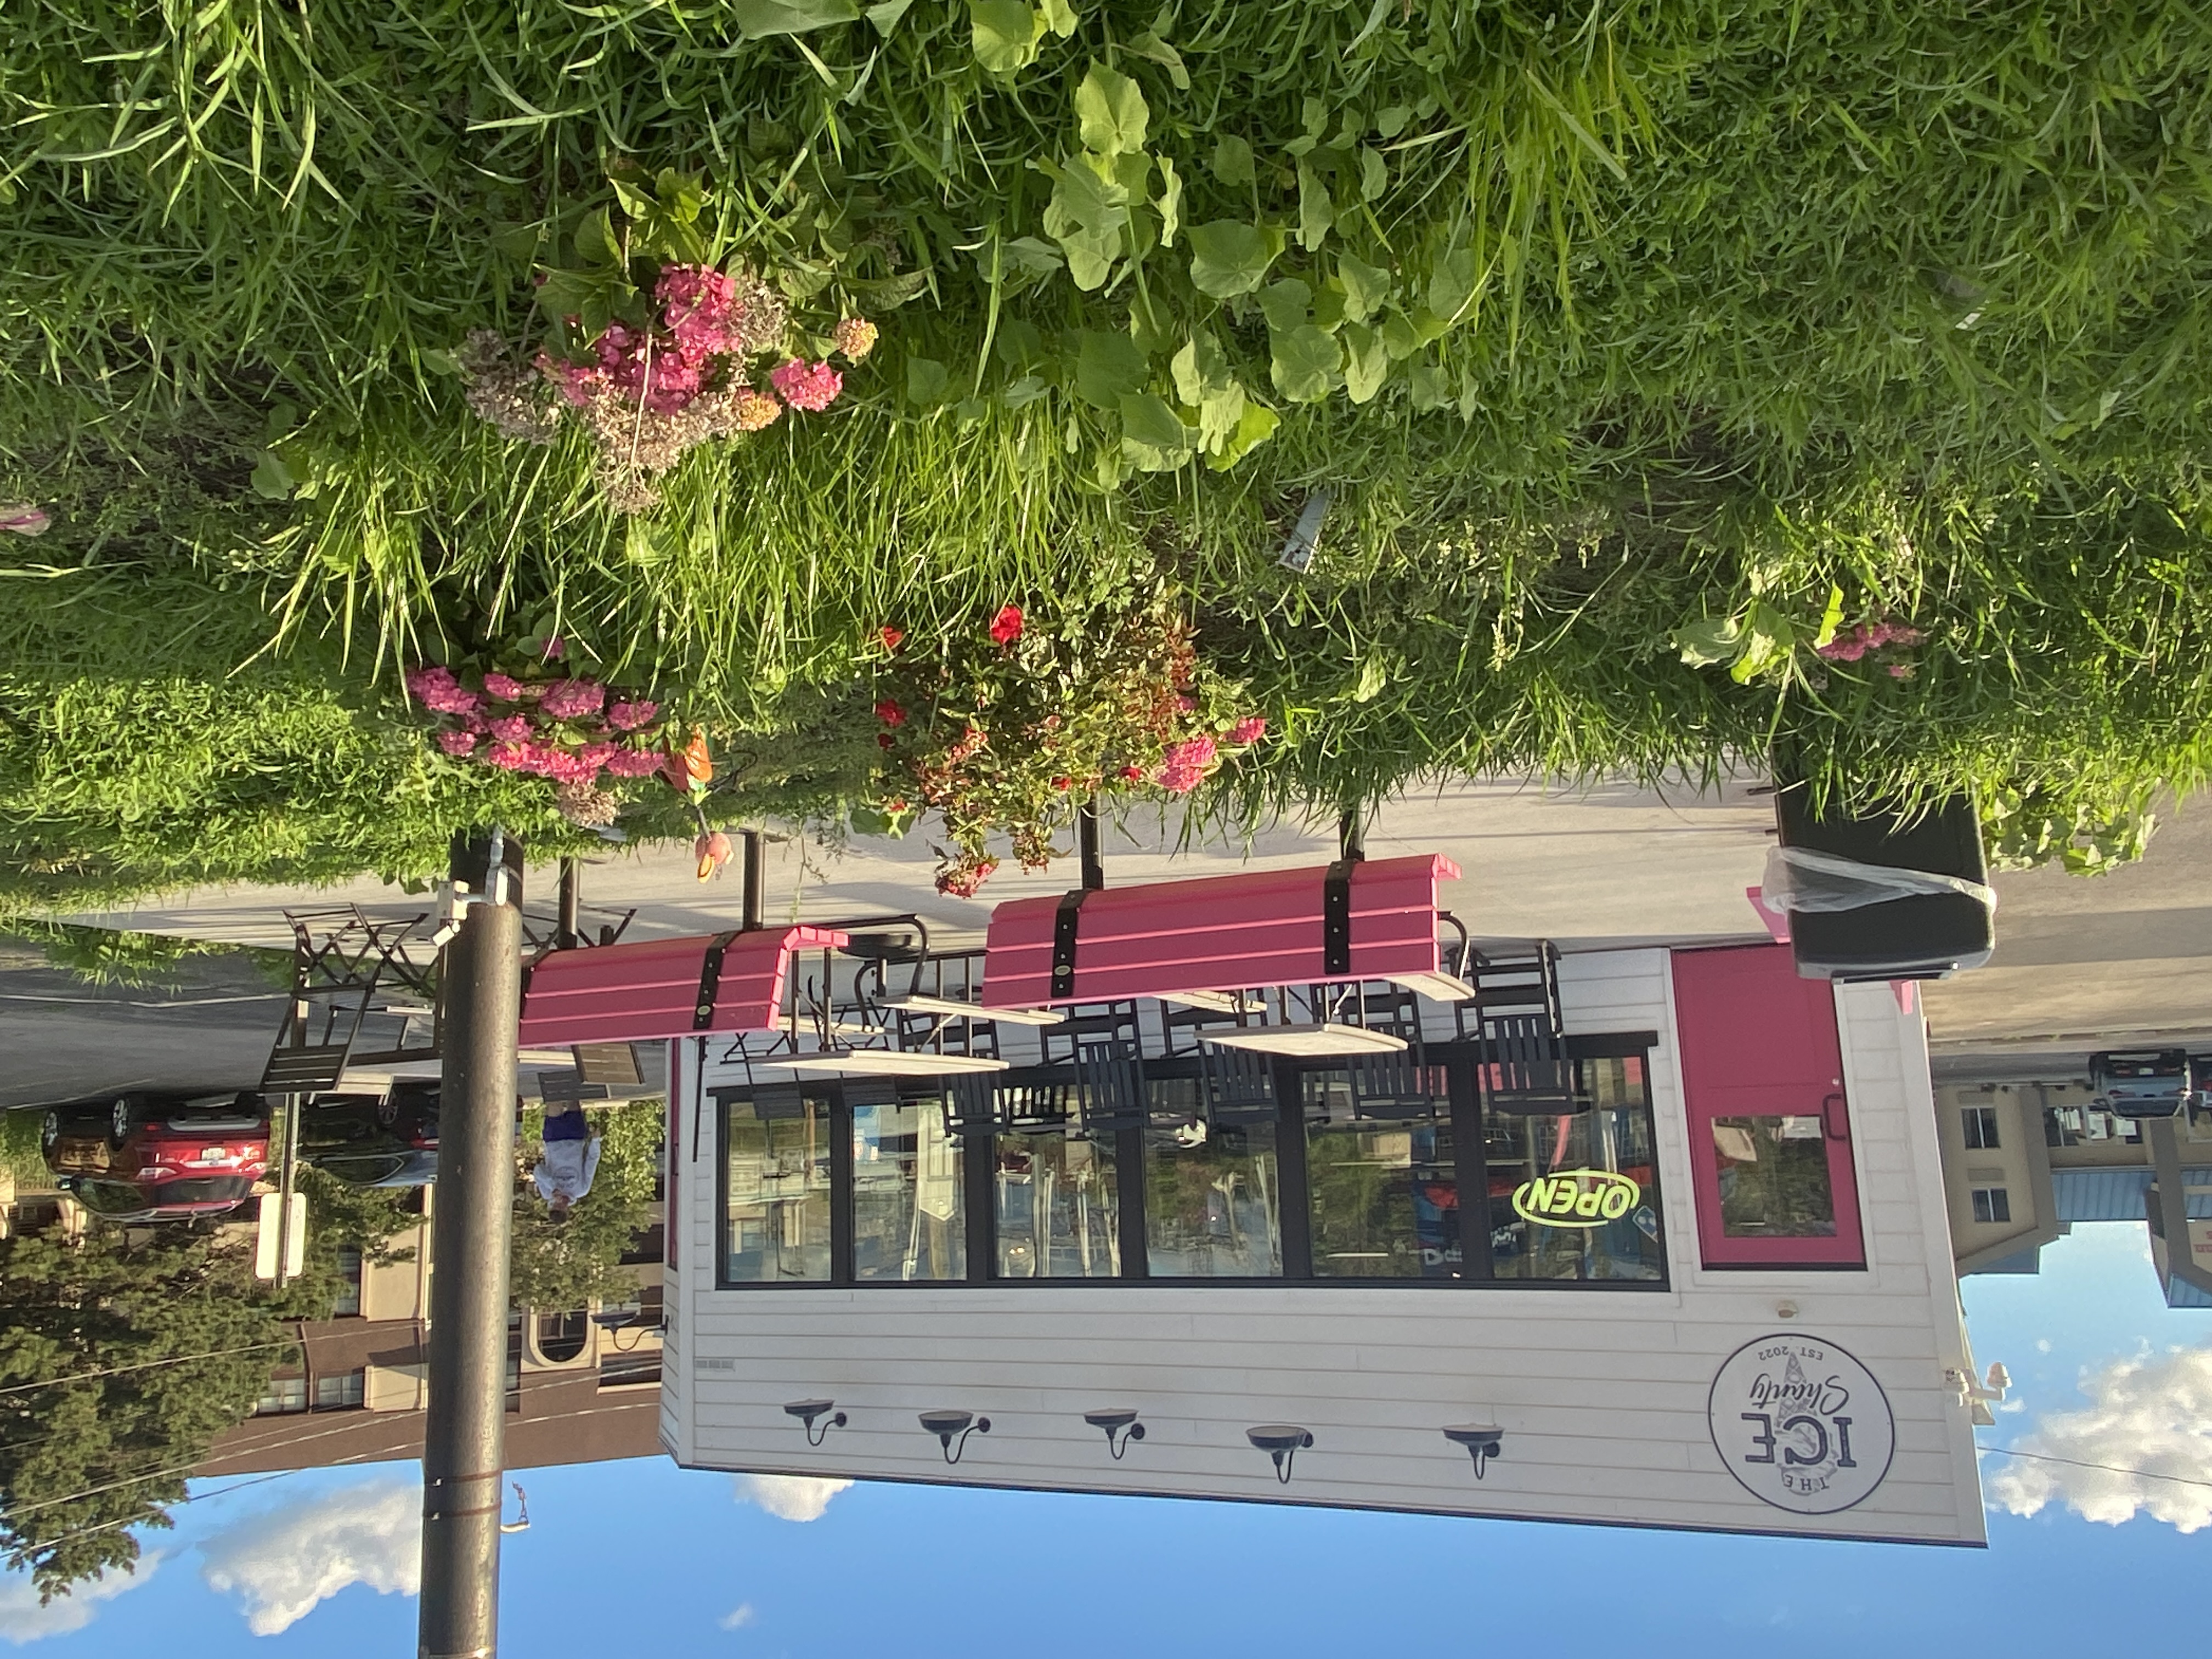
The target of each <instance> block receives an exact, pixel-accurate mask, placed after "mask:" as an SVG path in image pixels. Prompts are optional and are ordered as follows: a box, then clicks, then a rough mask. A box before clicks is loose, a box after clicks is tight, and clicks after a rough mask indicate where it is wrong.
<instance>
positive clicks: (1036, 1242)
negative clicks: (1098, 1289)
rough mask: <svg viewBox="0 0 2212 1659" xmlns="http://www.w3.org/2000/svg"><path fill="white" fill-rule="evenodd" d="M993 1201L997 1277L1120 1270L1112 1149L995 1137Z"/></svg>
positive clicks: (1081, 1275)
mask: <svg viewBox="0 0 2212 1659" xmlns="http://www.w3.org/2000/svg"><path fill="white" fill-rule="evenodd" d="M1114 1165H1115V1159H1114V1154H1113V1152H1112V1150H1111V1148H1110V1147H1109V1146H1107V1145H1106V1144H1104V1143H1103V1142H1101V1141H1095V1140H1074V1139H1068V1138H1066V1136H1064V1135H1060V1134H1057V1133H1046V1134H1034V1135H1027V1134H1002V1135H1000V1136H999V1137H998V1138H997V1140H996V1143H995V1146H994V1170H993V1174H992V1188H993V1202H994V1206H995V1210H996V1218H997V1222H998V1235H997V1237H998V1263H997V1272H998V1276H999V1277H1000V1279H1112V1278H1115V1277H1116V1276H1118V1275H1119V1274H1120V1273H1121V1232H1120V1228H1121V1200H1120V1198H1119V1196H1118V1195H1117V1194H1116V1192H1115V1167H1114Z"/></svg>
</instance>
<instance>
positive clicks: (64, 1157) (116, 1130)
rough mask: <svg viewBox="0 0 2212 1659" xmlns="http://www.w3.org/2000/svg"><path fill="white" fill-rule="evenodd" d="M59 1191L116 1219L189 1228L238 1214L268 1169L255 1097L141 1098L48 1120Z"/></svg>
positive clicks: (261, 1108) (83, 1104)
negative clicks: (230, 1213)
mask: <svg viewBox="0 0 2212 1659" xmlns="http://www.w3.org/2000/svg"><path fill="white" fill-rule="evenodd" d="M39 1144H40V1147H41V1148H42V1149H43V1150H44V1152H45V1153H46V1167H47V1168H48V1169H50V1170H52V1171H53V1172H54V1176H55V1180H54V1184H55V1185H56V1186H57V1187H58V1188H61V1189H62V1191H64V1192H65V1193H67V1194H70V1196H71V1197H72V1198H74V1199H76V1201H77V1202H78V1203H80V1204H82V1205H83V1206H84V1207H85V1208H86V1209H88V1210H90V1211H91V1212H93V1213H94V1214H95V1215H98V1216H100V1217H103V1218H106V1219H107V1220H109V1221H116V1222H128V1223H142V1222H149V1221H191V1220H198V1219H201V1218H207V1217H212V1216H219V1215H222V1214H223V1213H225V1212H228V1211H230V1210H234V1209H236V1208H237V1207H238V1206H240V1204H243V1203H244V1202H245V1201H246V1199H247V1198H248V1197H250V1196H252V1192H253V1183H254V1182H257V1181H258V1180H259V1179H260V1178H261V1176H263V1175H264V1174H265V1173H266V1172H267V1170H268V1168H269V1107H268V1105H267V1103H265V1102H264V1101H263V1099H262V1098H261V1097H260V1096H259V1095H258V1094H251V1093H248V1094H234V1095H185V1094H172V1093H139V1094H127V1095H118V1096H115V1097H111V1098H108V1099H105V1100H88V1101H78V1102H76V1103H74V1104H71V1105H67V1106H57V1107H55V1108H53V1109H52V1110H51V1111H49V1112H48V1113H47V1114H46V1121H45V1123H44V1125H43V1126H42V1127H41V1128H40V1136H39Z"/></svg>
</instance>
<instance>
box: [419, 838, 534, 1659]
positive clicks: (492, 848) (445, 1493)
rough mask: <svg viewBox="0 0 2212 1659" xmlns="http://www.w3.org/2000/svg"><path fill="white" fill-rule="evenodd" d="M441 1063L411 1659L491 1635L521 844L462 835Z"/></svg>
mask: <svg viewBox="0 0 2212 1659" xmlns="http://www.w3.org/2000/svg"><path fill="white" fill-rule="evenodd" d="M452 876H453V893H452V898H451V901H450V902H451V904H452V907H453V908H452V911H451V913H450V914H449V915H448V916H447V925H449V926H450V925H454V924H458V927H457V931H456V932H455V933H453V936H452V942H451V943H449V944H448V945H447V946H446V965H445V981H444V984H445V1012H446V1043H445V1049H446V1060H445V1077H444V1084H443V1087H442V1089H441V1097H442V1098H441V1103H440V1104H441V1112H440V1119H441V1121H440V1124H439V1146H438V1176H437V1183H436V1186H435V1188H434V1191H435V1201H434V1205H433V1210H434V1215H433V1218H432V1222H431V1228H432V1231H431V1260H432V1261H435V1263H437V1265H438V1271H437V1272H435V1273H433V1274H432V1275H431V1279H430V1334H429V1340H428V1345H427V1346H428V1369H429V1379H430V1395H429V1407H428V1411H427V1412H426V1413H424V1421H423V1430H422V1603H421V1607H420V1609H419V1613H418V1615H417V1623H416V1631H417V1648H416V1651H417V1653H418V1655H419V1656H420V1659H490V1656H491V1655H492V1654H493V1653H495V1651H496V1650H497V1648H498V1641H499V1537H500V1530H501V1528H500V1480H501V1474H502V1468H501V1465H502V1464H503V1462H504V1461H505V1457H506V1450H507V1446H506V1437H507V1248H508V1238H509V1234H510V1231H511V1228H512V1222H513V1206H514V1107H515V1099H516V1095H515V1075H514V1062H515V1041H516V1037H515V1030H516V1024H517V1022H518V1019H519V1018H520V1005H521V1000H522V844H521V842H519V841H517V840H515V839H514V838H513V837H511V836H507V835H506V834H505V833H504V832H503V831H501V830H500V829H492V830H490V831H489V832H488V833H486V834H483V835H481V836H472V837H463V836H456V837H455V838H454V842H453V866H452Z"/></svg>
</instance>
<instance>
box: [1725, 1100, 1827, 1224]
mask: <svg viewBox="0 0 2212 1659" xmlns="http://www.w3.org/2000/svg"><path fill="white" fill-rule="evenodd" d="M1711 1129H1712V1137H1713V1161H1714V1163H1715V1164H1716V1165H1717V1167H1718V1169H1719V1172H1720V1191H1721V1232H1722V1236H1723V1237H1728V1238H1833V1237H1835V1236H1836V1194H1835V1188H1834V1184H1833V1182H1832V1180H1831V1179H1830V1174H1829V1169H1828V1144H1827V1136H1826V1133H1824V1132H1823V1130H1822V1127H1821V1124H1820V1119H1819V1118H1818V1117H1817V1116H1815V1115H1813V1114H1811V1113H1809V1112H1808V1113H1803V1114H1800V1115H1796V1116H1790V1115H1782V1114H1777V1115H1772V1116H1765V1115H1761V1116H1757V1117H1717V1118H1714V1119H1713V1120H1712V1121H1711Z"/></svg>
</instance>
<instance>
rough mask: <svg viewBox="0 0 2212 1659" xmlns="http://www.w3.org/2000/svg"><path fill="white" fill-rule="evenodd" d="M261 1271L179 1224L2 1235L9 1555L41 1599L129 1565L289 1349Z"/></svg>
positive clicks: (0, 1504)
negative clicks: (145, 1236)
mask: <svg viewBox="0 0 2212 1659" xmlns="http://www.w3.org/2000/svg"><path fill="white" fill-rule="evenodd" d="M250 1265H251V1264H250V1263H248V1262H245V1261H241V1260H240V1258H239V1256H238V1255H237V1254H236V1252H235V1251H234V1250H230V1249H226V1248H224V1247H223V1246H222V1245H221V1244H220V1243H217V1242H216V1240H215V1239H213V1238H212V1237H210V1236H208V1235H205V1234H203V1233H198V1232H186V1231H182V1230H177V1229H170V1230H165V1231H163V1232H162V1234H161V1237H158V1238H157V1239H156V1240H155V1241H154V1242H152V1243H145V1244H141V1245H137V1246H136V1247H132V1248H125V1245H124V1244H123V1243H122V1239H121V1235H120V1233H119V1232H118V1231H115V1230H112V1229H95V1230H94V1231H93V1232H92V1233H90V1234H89V1235H88V1236H87V1237H85V1238H83V1239H82V1240H78V1241H68V1240H64V1239H62V1238H60V1237H40V1236H33V1237H19V1238H11V1239H7V1240H4V1241H0V1389H5V1390H6V1391H7V1392H6V1393H5V1394H0V1548H4V1549H5V1551H6V1553H7V1562H8V1566H9V1569H10V1570H17V1569H28V1570H29V1571H30V1572H31V1573H32V1574H33V1578H34V1581H35V1582H36V1583H37V1585H38V1587H39V1589H40V1593H41V1595H48V1596H51V1595H60V1594H66V1593H67V1592H68V1588H69V1586H70V1584H71V1583H76V1582H77V1581H79V1580H82V1579H85V1578H97V1577H102V1576H104V1575H105V1574H106V1573H107V1572H109V1571H117V1570H123V1571H128V1570H129V1569H130V1567H131V1565H132V1564H133V1563H134V1562H136V1561H137V1559H138V1542H137V1539H136V1538H135V1537H134V1536H133V1535H132V1529H133V1528H162V1527H167V1525H168V1524H169V1521H168V1516H167V1505H168V1504H173V1503H175V1502H177V1501H178V1500H179V1499H180V1498H183V1497H184V1496H185V1476H186V1474H187V1473H188V1472H189V1471H190V1470H191V1468H192V1466H193V1465H194V1464H195V1463H197V1462H198V1461H199V1460H200V1459H201V1458H203V1457H204V1455H206V1452H207V1449H208V1447H209V1446H210V1443H212V1442H213V1441H214V1439H215V1437H216V1436H217V1435H219V1434H221V1433H222V1431H224V1430H225V1429H228V1428H229V1427H230V1426H231V1425H234V1424H235V1423H237V1422H239V1421H240V1420H241V1419H244V1418H245V1417H246V1415H247V1413H250V1412H251V1411H252V1407H253V1402H254V1401H255V1400H256V1399H257V1398H258V1396H259V1395H260V1394H261V1392H262V1390H263V1389H264V1387H265V1386H266V1385H267V1383H268V1380H269V1374H270V1370H271V1369H272V1367H273V1366H275V1365H276V1364H278V1363H280V1362H281V1361H282V1360H283V1358H285V1357H286V1356H287V1354H288V1352H289V1351H290V1349H291V1339H290V1337H289V1333H288V1332H287V1330H286V1328H285V1327H284V1325H283V1323H282V1322H280V1321H279V1320H278V1319H277V1318H276V1316H275V1315H274V1312H273V1310H271V1309H270V1308H269V1307H268V1306H267V1305H266V1304H261V1303H258V1302H257V1301H256V1300H255V1299H254V1297H253V1295H252V1279H251V1277H250V1275H249V1273H248V1272H247V1268H248V1267H250ZM119 1368H127V1369H119ZM110 1370H112V1371H113V1372H114V1374H113V1375H108V1376H91V1375H88V1374H90V1373H95V1372H101V1371H110ZM73 1379H76V1380H73Z"/></svg>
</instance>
